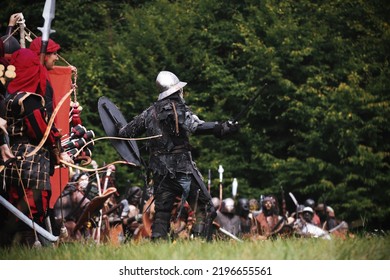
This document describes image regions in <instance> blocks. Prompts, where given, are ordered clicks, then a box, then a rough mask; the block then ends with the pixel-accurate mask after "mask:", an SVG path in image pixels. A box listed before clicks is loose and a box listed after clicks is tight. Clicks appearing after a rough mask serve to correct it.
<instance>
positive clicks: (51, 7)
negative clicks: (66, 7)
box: [38, 0, 56, 64]
mask: <svg viewBox="0 0 390 280" xmlns="http://www.w3.org/2000/svg"><path fill="white" fill-rule="evenodd" d="M55 9H56V1H55V0H46V2H45V6H44V8H43V13H42V17H43V18H44V20H45V22H44V24H43V27H38V30H39V31H41V32H42V45H41V52H40V56H39V59H40V61H41V64H44V62H45V54H46V50H47V45H48V44H49V35H50V34H51V33H54V32H55V30H52V29H51V21H52V20H53V19H54V13H55Z"/></svg>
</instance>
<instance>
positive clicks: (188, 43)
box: [1, 0, 390, 228]
mask: <svg viewBox="0 0 390 280" xmlns="http://www.w3.org/2000/svg"><path fill="white" fill-rule="evenodd" d="M30 2H31V1H22V0H19V1H9V3H6V4H2V12H1V20H2V22H3V25H6V23H7V20H8V17H9V15H11V14H12V13H14V12H17V11H22V12H23V14H24V15H25V18H26V23H27V26H28V27H30V29H31V30H33V31H34V30H36V27H37V26H42V24H43V20H42V18H41V13H42V9H43V5H44V4H43V3H44V1H42V0H41V1H33V2H34V3H33V4H31V3H30ZM389 12H390V5H389V3H387V2H386V1H379V0H373V1H362V0H327V1H310V0H300V1H296V0H285V1H276V0H263V1H258V0H257V1H256V0H239V1H237V0H234V1H217V0H197V1H193V0H181V1H168V0H156V1H124V0H123V1H83V0H68V1H57V10H56V17H55V20H54V21H53V29H55V30H56V33H55V34H53V39H55V40H56V41H57V42H59V43H60V44H61V46H62V52H61V55H62V56H63V57H65V58H66V59H67V61H69V62H70V63H71V64H73V65H75V66H76V67H77V69H78V87H79V90H78V101H79V102H80V103H81V104H82V106H83V107H84V111H83V114H82V118H83V124H84V125H85V126H87V127H88V128H89V129H93V130H95V132H96V134H97V135H98V136H103V135H104V132H103V130H102V127H101V125H100V121H99V116H98V114H97V110H96V107H97V106H96V104H97V100H98V98H99V97H101V96H107V97H109V98H110V99H112V100H113V101H114V102H115V103H116V104H118V107H120V109H121V111H122V112H123V113H124V115H125V116H126V118H127V119H128V120H130V119H131V118H132V117H133V116H135V115H136V114H138V113H140V112H141V111H142V110H143V109H144V108H145V107H146V106H148V105H149V104H150V103H152V102H153V101H155V100H156V97H157V92H156V89H155V86H154V80H155V77H156V75H157V73H158V72H159V71H160V70H164V69H165V70H170V71H173V72H175V73H176V74H177V75H178V76H179V78H180V79H181V80H183V81H186V82H188V85H187V86H186V88H185V90H186V92H187V96H186V100H187V103H188V104H189V105H190V106H191V107H192V109H193V110H194V111H195V113H197V114H198V115H199V116H200V117H201V118H202V119H205V120H227V119H229V118H232V117H234V116H235V115H236V114H238V112H240V111H241V109H242V108H243V107H244V106H245V104H246V103H247V102H248V101H249V100H250V99H251V97H252V96H253V94H254V93H255V92H256V90H257V89H258V88H260V87H262V86H263V85H264V84H265V83H267V87H266V89H265V91H264V92H263V93H262V95H261V96H260V97H259V98H258V99H257V100H256V103H255V104H254V106H253V108H252V110H250V111H249V112H248V114H247V115H246V116H245V117H244V118H243V119H242V120H241V121H240V123H241V132H240V134H238V135H234V136H232V137H230V138H229V139H225V140H222V141H216V140H215V138H214V137H212V136H204V137H203V136H202V137H197V138H195V137H193V139H192V140H193V146H194V156H195V160H196V161H197V164H198V167H199V169H200V170H201V172H202V173H203V174H205V175H207V172H208V169H211V172H212V177H213V192H214V191H215V194H216V192H217V185H218V172H217V168H218V165H219V164H222V165H223V167H224V169H225V173H224V182H225V183H224V185H225V192H224V196H225V197H228V196H230V195H231V191H230V190H231V187H230V184H231V182H232V179H233V177H237V178H238V182H239V191H238V192H239V194H238V197H249V198H252V197H255V198H258V197H259V196H260V195H261V194H264V195H266V194H276V195H278V196H279V197H280V187H283V188H284V190H285V191H286V193H288V192H292V193H294V194H295V196H296V197H297V198H298V200H300V201H303V200H304V199H305V198H307V197H312V198H314V199H315V200H316V201H318V202H326V203H327V204H329V205H331V206H332V207H333V208H334V209H335V211H336V215H337V216H338V217H339V218H340V219H346V220H347V221H353V220H361V221H363V222H364V224H365V225H366V226H368V227H382V228H389V227H390V207H389V201H390V188H389V186H390V172H389V152H390V142H389V135H390V134H389V129H390V107H389V90H390V79H389V77H390V69H389V53H390V26H389V20H388V19H389V18H388V14H389ZM34 32H35V31H34ZM139 146H140V148H141V151H142V153H143V154H144V155H145V158H146V157H147V154H146V153H145V152H144V150H143V148H142V147H143V145H142V143H139ZM94 157H95V159H96V160H97V161H98V162H100V163H102V162H104V161H105V162H109V161H112V160H115V159H117V158H118V155H117V154H116V153H115V152H113V149H112V147H111V146H110V144H109V143H108V142H106V143H105V142H103V141H101V142H97V143H96V145H95V153H94ZM146 159H147V158H146ZM118 169H119V172H118V175H117V177H118V179H119V181H120V182H122V184H123V185H125V184H126V183H125V182H126V180H127V179H131V180H132V182H133V183H134V182H137V183H138V181H140V178H141V177H142V176H141V174H140V173H142V172H141V171H139V170H133V169H131V170H128V169H127V168H126V167H123V168H122V167H118ZM129 171H130V172H129ZM140 184H142V181H141V182H140ZM286 199H287V202H288V207H289V208H290V210H291V211H293V204H292V202H291V200H289V199H288V198H286Z"/></svg>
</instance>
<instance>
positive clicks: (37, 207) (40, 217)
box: [8, 186, 50, 224]
mask: <svg viewBox="0 0 390 280" xmlns="http://www.w3.org/2000/svg"><path fill="white" fill-rule="evenodd" d="M37 191H39V193H40V196H39V197H36V199H34V192H37ZM25 192H26V196H24V195H21V193H20V192H18V189H17V188H16V187H14V186H11V187H10V190H9V192H8V194H9V202H10V203H12V204H13V205H14V206H16V207H17V208H18V209H19V210H20V211H22V212H23V213H24V214H26V216H28V217H29V218H30V219H31V218H32V217H31V215H30V211H28V209H26V206H25V205H26V201H27V203H28V205H29V206H30V209H31V214H32V215H33V216H35V222H39V223H41V224H42V223H43V222H44V220H45V211H46V210H47V209H48V207H49V199H50V193H49V191H47V190H33V189H31V188H26V189H25Z"/></svg>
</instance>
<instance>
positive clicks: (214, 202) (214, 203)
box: [211, 197, 221, 209]
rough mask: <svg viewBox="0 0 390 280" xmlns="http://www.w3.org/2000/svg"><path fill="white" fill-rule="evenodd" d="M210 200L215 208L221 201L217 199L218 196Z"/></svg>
mask: <svg viewBox="0 0 390 280" xmlns="http://www.w3.org/2000/svg"><path fill="white" fill-rule="evenodd" d="M211 201H212V202H213V206H214V208H215V209H218V208H219V206H220V205H221V201H220V200H219V198H218V197H213V198H212V199H211Z"/></svg>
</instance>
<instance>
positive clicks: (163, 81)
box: [156, 71, 187, 100]
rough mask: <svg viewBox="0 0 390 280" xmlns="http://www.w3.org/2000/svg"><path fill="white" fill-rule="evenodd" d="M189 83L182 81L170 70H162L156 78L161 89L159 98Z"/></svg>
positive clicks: (158, 87)
mask: <svg viewBox="0 0 390 280" xmlns="http://www.w3.org/2000/svg"><path fill="white" fill-rule="evenodd" d="M186 84H187V83H185V82H181V81H180V80H179V78H178V77H177V76H176V75H175V74H173V73H172V72H169V71H161V72H160V73H158V75H157V78H156V86H157V89H158V90H159V91H160V93H159V95H158V100H161V99H164V98H165V97H167V96H169V95H171V94H173V93H175V92H177V91H178V90H180V89H182V88H183V87H185V86H186Z"/></svg>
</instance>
